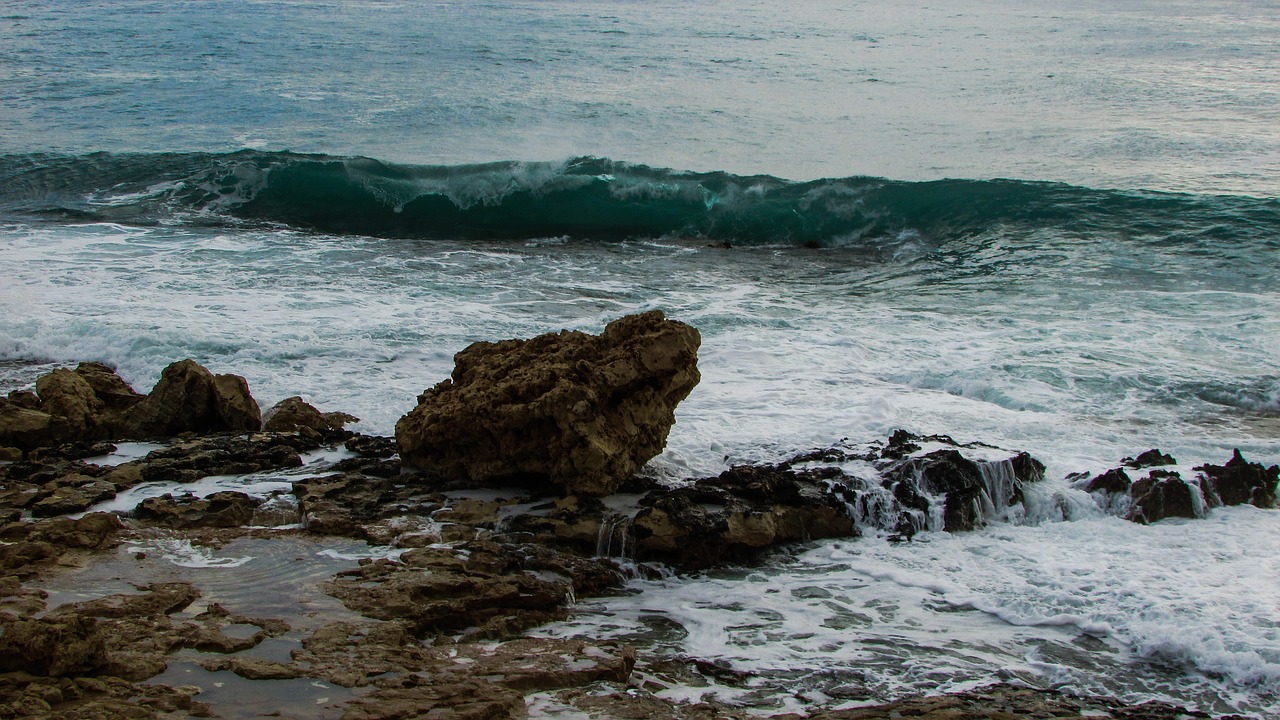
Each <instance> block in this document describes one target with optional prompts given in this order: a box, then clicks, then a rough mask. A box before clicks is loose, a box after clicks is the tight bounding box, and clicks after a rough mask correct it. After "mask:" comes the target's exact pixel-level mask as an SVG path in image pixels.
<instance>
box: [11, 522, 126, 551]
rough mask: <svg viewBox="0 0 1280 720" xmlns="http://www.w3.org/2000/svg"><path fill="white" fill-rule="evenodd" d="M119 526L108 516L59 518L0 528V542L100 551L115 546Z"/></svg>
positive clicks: (119, 524) (120, 526) (120, 527)
mask: <svg viewBox="0 0 1280 720" xmlns="http://www.w3.org/2000/svg"><path fill="white" fill-rule="evenodd" d="M122 527H123V526H122V525H121V523H120V518H118V517H116V516H115V515H112V514H111V513H89V514H87V515H85V516H83V517H80V518H76V519H72V518H67V517H59V518H51V519H48V520H40V521H37V522H22V523H13V524H10V525H6V526H4V527H3V528H0V540H4V541H6V542H15V541H27V542H43V543H49V544H51V545H55V546H57V547H59V548H64V549H80V550H102V549H105V548H108V547H114V546H115V541H116V534H117V533H118V532H119V531H120V530H121V529H122Z"/></svg>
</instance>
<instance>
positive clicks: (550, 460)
mask: <svg viewBox="0 0 1280 720" xmlns="http://www.w3.org/2000/svg"><path fill="white" fill-rule="evenodd" d="M700 343H701V337H700V336H699V334H698V331H697V330H695V329H694V328H692V327H690V326H688V325H685V324H684V323H680V322H676V321H673V320H667V319H666V318H665V317H664V316H663V314H662V313H661V312H660V311H656V310H655V311H652V312H647V313H643V314H640V315H630V316H627V317H624V318H621V319H618V320H615V321H613V322H611V323H609V324H608V325H607V326H606V327H605V329H604V332H602V333H601V334H600V335H589V334H587V333H582V332H575V331H567V330H565V331H561V332H559V333H549V334H546V335H540V336H538V337H535V338H533V339H530V340H504V341H502V342H497V343H491V342H477V343H473V344H472V345H470V346H469V347H467V348H466V349H464V350H462V351H461V352H459V353H458V354H457V355H456V356H454V362H455V367H454V370H453V375H452V377H451V378H450V379H448V380H445V381H443V382H441V383H440V384H438V385H436V386H435V387H433V388H431V389H429V390H427V391H426V392H424V393H422V395H420V396H419V397H418V406H417V407H416V408H414V409H413V410H412V411H411V412H409V414H407V415H405V416H404V417H402V418H401V419H400V421H399V422H398V423H396V441H397V443H398V445H399V449H400V456H401V458H402V459H403V461H404V463H405V464H406V465H408V466H411V467H415V468H420V469H422V470H425V471H427V472H428V473H430V474H432V475H434V476H436V477H438V478H440V479H442V480H444V481H447V482H461V483H471V484H483V483H488V482H492V481H495V480H503V479H511V478H520V479H530V478H535V479H542V480H544V481H549V482H551V483H554V484H557V485H559V486H562V487H563V488H564V489H565V490H566V491H567V492H572V493H584V494H592V495H607V494H609V493H611V492H613V491H614V490H615V489H616V488H617V487H618V486H619V485H620V484H621V483H622V481H623V480H625V479H626V478H627V477H628V476H629V475H631V474H632V473H634V472H635V471H636V470H638V469H639V468H640V467H641V466H642V465H643V464H644V463H646V462H648V460H649V459H650V458H652V457H654V456H655V455H657V454H658V453H659V452H661V451H662V448H663V447H664V446H665V444H666V439H667V433H668V431H669V430H670V428H671V425H672V424H673V423H674V422H675V414H674V413H675V408H676V405H677V404H678V403H679V402H680V401H681V400H683V399H684V398H685V397H686V396H688V394H689V392H690V391H692V390H693V387H694V386H695V385H696V384H697V383H698V380H699V378H700V375H699V374H698V368H697V351H698V346H699V344H700Z"/></svg>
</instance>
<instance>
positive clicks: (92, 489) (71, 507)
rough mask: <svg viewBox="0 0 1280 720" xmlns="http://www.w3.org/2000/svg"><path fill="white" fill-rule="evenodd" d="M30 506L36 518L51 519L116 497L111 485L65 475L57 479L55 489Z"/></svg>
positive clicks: (82, 476)
mask: <svg viewBox="0 0 1280 720" xmlns="http://www.w3.org/2000/svg"><path fill="white" fill-rule="evenodd" d="M41 495H43V497H41V499H39V500H37V501H36V502H35V503H33V504H32V505H31V514H32V515H35V516H36V517H53V516H55V515H66V514H68V513H75V512H81V511H84V510H88V509H89V508H90V507H92V506H93V505H96V504H97V503H100V502H102V501H104V500H110V499H111V498H113V497H115V496H116V486H115V485H113V484H112V483H110V482H108V481H106V480H102V479H98V478H92V477H87V476H84V475H78V474H73V475H67V476H64V477H62V478H59V479H58V481H57V485H56V487H53V488H51V489H50V491H49V492H48V493H47V494H45V493H43V492H42V493H41Z"/></svg>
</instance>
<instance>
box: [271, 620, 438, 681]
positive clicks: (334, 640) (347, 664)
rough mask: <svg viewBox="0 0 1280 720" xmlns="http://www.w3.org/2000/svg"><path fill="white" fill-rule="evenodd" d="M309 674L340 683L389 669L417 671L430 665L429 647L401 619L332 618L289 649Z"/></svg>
mask: <svg viewBox="0 0 1280 720" xmlns="http://www.w3.org/2000/svg"><path fill="white" fill-rule="evenodd" d="M291 655H292V659H293V661H294V663H295V664H297V665H300V666H302V667H305V668H306V674H307V675H308V676H309V677H318V678H323V679H325V680H327V681H329V682H331V683H334V684H335V685H340V686H342V687H358V686H363V685H368V684H369V683H370V682H371V680H372V679H373V678H376V677H379V676H384V675H387V674H391V673H403V672H418V671H422V670H424V669H426V668H427V667H429V666H430V665H431V657H432V653H431V651H430V650H429V649H428V648H426V647H425V646H424V645H423V644H422V642H421V641H420V640H418V638H417V637H415V636H414V634H413V631H412V628H411V627H409V624H408V623H405V622H381V621H373V620H369V621H363V622H332V623H328V624H326V625H324V626H322V627H320V628H318V629H317V630H316V631H315V632H313V633H312V634H311V635H310V636H308V637H306V638H303V640H302V647H301V648H299V649H296V650H294V651H293V652H292V654H291Z"/></svg>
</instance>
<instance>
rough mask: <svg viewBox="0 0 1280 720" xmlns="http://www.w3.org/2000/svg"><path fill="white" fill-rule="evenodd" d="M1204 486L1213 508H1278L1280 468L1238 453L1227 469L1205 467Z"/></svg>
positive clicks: (1218, 466) (1225, 467) (1203, 467)
mask: <svg viewBox="0 0 1280 720" xmlns="http://www.w3.org/2000/svg"><path fill="white" fill-rule="evenodd" d="M1196 470H1197V471H1199V472H1200V473H1201V482H1200V486H1201V488H1202V489H1203V490H1204V496H1205V500H1206V501H1207V502H1208V503H1209V504H1210V505H1243V504H1244V503H1249V504H1250V505H1253V506H1254V507H1260V508H1274V507H1275V506H1276V484H1277V483H1278V482H1280V467H1278V466H1276V465H1272V466H1271V467H1264V466H1263V465H1262V463H1256V462H1255V463H1251V462H1249V461H1247V460H1245V459H1244V456H1243V455H1241V454H1240V450H1239V449H1237V450H1236V451H1235V452H1233V453H1232V455H1231V459H1230V460H1228V461H1227V464H1226V465H1201V466H1199V467H1197V468H1196Z"/></svg>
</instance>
